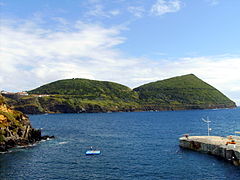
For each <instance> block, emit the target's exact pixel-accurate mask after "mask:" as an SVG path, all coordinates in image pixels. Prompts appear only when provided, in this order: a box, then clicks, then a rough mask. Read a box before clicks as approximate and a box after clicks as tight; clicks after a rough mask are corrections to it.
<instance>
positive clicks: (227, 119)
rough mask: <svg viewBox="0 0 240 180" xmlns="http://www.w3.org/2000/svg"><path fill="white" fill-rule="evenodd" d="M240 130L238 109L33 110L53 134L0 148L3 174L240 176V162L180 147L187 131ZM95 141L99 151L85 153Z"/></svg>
mask: <svg viewBox="0 0 240 180" xmlns="http://www.w3.org/2000/svg"><path fill="white" fill-rule="evenodd" d="M206 116H209V118H210V120H212V123H211V128H212V135H220V136H225V135H229V134H233V132H234V131H236V130H240V109H223V110H194V111H172V112H171V111H166V112H132V113H92V114H88V113H87V114H54V115H32V116H30V119H31V122H32V125H33V127H35V128H43V130H42V131H43V134H48V135H55V136H56V137H57V138H56V139H55V140H50V141H45V142H41V143H40V144H38V145H36V146H33V147H29V148H25V149H15V150H13V151H12V152H11V153H6V154H0V179H104V180H105V179H131V180H132V179H150V180H152V179H217V180H219V179H231V180H234V179H240V168H239V167H235V166H233V165H231V164H230V163H228V162H225V161H224V160H221V159H218V158H216V157H214V156H210V155H207V154H201V153H197V152H194V151H189V150H182V149H180V148H179V146H178V138H179V137H180V136H181V135H182V134H184V133H190V134H192V135H206V134H207V125H206V124H205V123H204V122H202V121H201V118H202V117H206ZM90 146H93V147H95V148H97V149H99V150H101V152H102V154H101V155H99V156H85V151H86V150H87V149H89V147H90Z"/></svg>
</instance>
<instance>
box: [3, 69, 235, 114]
mask: <svg viewBox="0 0 240 180" xmlns="http://www.w3.org/2000/svg"><path fill="white" fill-rule="evenodd" d="M29 94H30V95H29V96H12V97H11V96H8V98H6V99H7V101H8V103H9V104H11V105H12V106H13V107H15V109H17V110H20V111H22V112H24V113H30V114H36V113H75V112H108V111H145V110H180V109H209V108H232V107H235V106H236V105H235V103H234V102H233V101H231V100H230V99H229V98H227V97H226V96H225V95H223V94H222V93H221V92H220V91H218V90H217V89H215V88H214V87H212V86H210V85H209V84H207V83H205V82H204V81H202V80H200V79H199V78H197V77H196V76H195V75H193V74H189V75H184V76H179V77H174V78H170V79H166V80H162V81H157V82H152V83H148V84H145V85H142V86H140V87H138V88H135V89H134V90H131V89H130V88H128V87H126V86H123V85H121V84H117V83H113V82H107V81H96V80H88V79H66V80H59V81H55V82H52V83H49V84H46V85H43V86H41V87H39V88H37V89H34V90H32V91H29ZM42 94H45V95H48V96H37V95H42Z"/></svg>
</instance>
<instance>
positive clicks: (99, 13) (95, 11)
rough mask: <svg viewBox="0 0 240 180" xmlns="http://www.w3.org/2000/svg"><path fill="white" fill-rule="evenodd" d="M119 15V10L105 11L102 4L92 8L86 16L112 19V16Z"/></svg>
mask: <svg viewBox="0 0 240 180" xmlns="http://www.w3.org/2000/svg"><path fill="white" fill-rule="evenodd" d="M119 14H120V11H119V10H117V9H114V10H105V8H104V6H103V5H102V4H95V5H93V6H91V9H90V10H89V11H88V12H86V16H94V17H105V18H110V17H112V16H117V15H119Z"/></svg>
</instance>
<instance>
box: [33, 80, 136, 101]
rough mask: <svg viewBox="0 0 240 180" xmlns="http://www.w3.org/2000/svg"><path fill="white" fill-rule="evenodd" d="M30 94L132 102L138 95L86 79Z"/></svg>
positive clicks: (123, 88)
mask: <svg viewBox="0 0 240 180" xmlns="http://www.w3.org/2000/svg"><path fill="white" fill-rule="evenodd" d="M29 93H30V94H51V95H72V96H74V97H76V96H75V95H77V98H82V99H88V100H93V99H95V100H109V99H111V100H123V101H134V100H136V99H138V94H137V93H136V92H134V91H132V90H131V89H130V88H128V87H126V86H123V85H121V84H118V83H114V82H108V81H96V80H88V79H78V78H76V79H65V80H59V81H55V82H52V83H49V84H46V85H43V86H41V87H39V88H37V89H34V90H32V91H29Z"/></svg>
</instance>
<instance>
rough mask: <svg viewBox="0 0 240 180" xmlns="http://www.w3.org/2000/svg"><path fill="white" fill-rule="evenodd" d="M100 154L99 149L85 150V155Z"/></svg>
mask: <svg viewBox="0 0 240 180" xmlns="http://www.w3.org/2000/svg"><path fill="white" fill-rule="evenodd" d="M99 154H101V151H99V150H88V151H86V155H99Z"/></svg>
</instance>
